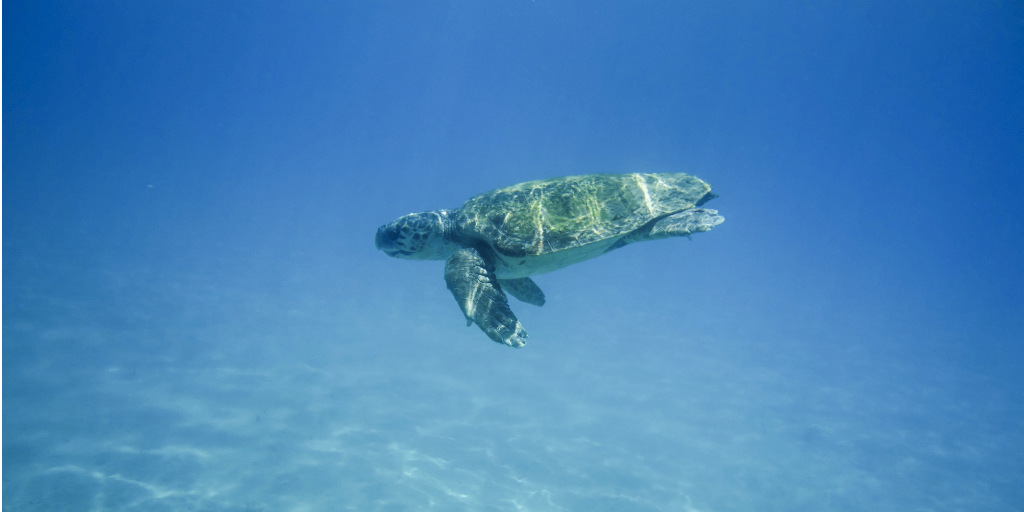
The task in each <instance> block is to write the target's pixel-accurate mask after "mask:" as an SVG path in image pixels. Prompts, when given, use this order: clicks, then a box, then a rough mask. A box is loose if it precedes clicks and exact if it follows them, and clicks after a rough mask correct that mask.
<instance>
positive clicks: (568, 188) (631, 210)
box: [455, 173, 714, 257]
mask: <svg viewBox="0 0 1024 512" xmlns="http://www.w3.org/2000/svg"><path fill="white" fill-rule="evenodd" d="M710 191H711V185H708V184H707V183H705V182H704V181H701V180H700V179H698V178H696V177H693V176H690V175H687V174H682V173H660V174H588V175H584V176H567V177H564V178H552V179H547V180H538V181H530V182H526V183H520V184H518V185H512V186H510V187H505V188H499V189H497V190H492V191H490V192H487V193H484V194H480V195H478V196H475V197H473V198H471V199H470V200H469V201H466V204H464V205H462V207H461V208H459V211H458V215H457V217H456V219H455V222H456V226H457V229H458V230H459V232H460V233H461V234H462V236H464V237H467V238H471V239H478V240H483V241H485V242H488V243H489V244H490V245H491V246H492V247H494V249H495V250H496V251H498V252H499V253H501V254H503V255H505V256H509V257H523V256H539V255H542V254H548V253H552V252H556V251H564V250H570V249H574V248H577V247H581V246H584V245H587V244H591V243H595V242H600V241H603V240H607V239H609V238H614V237H618V236H621V235H624V234H626V233H629V232H630V231H633V230H635V229H637V228H639V227H640V226H643V225H644V224H647V223H648V222H650V221H652V220H654V219H657V218H659V217H663V216H665V215H671V214H673V213H677V212H680V211H683V210H686V209H689V208H693V207H694V206H695V205H699V204H701V203H702V201H701V200H702V199H703V198H705V196H707V195H708V194H709V192H710ZM711 197H714V196H711ZM705 200H706V199H705Z"/></svg>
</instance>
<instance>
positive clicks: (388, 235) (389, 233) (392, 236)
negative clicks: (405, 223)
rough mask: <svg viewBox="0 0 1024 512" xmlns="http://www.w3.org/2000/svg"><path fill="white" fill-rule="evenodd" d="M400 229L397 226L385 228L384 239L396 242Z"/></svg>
mask: <svg viewBox="0 0 1024 512" xmlns="http://www.w3.org/2000/svg"><path fill="white" fill-rule="evenodd" d="M398 237H399V234H398V230H397V229H395V228H387V229H385V230H384V241H385V242H387V243H395V242H396V241H397V240H398Z"/></svg>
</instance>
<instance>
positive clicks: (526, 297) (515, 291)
mask: <svg viewBox="0 0 1024 512" xmlns="http://www.w3.org/2000/svg"><path fill="white" fill-rule="evenodd" d="M498 284H500V285H501V289H502V290H505V291H506V292H508V293H510V294H512V296H513V297H515V298H517V299H519V300H521V301H523V302H525V303H527V304H533V305H534V306H543V305H544V292H543V291H541V289H540V286H537V283H535V282H533V279H530V278H529V277H523V278H521V279H498Z"/></svg>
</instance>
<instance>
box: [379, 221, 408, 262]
mask: <svg viewBox="0 0 1024 512" xmlns="http://www.w3.org/2000/svg"><path fill="white" fill-rule="evenodd" d="M399 237H400V235H399V233H398V228H396V227H394V226H392V225H390V224H385V225H383V226H381V227H380V228H378V229H377V236H376V237H374V240H373V244H374V245H376V246H377V249H380V250H382V251H384V252H385V253H387V255H388V256H394V255H395V253H396V252H402V251H398V250H397V249H398V248H397V247H396V242H398V239H399Z"/></svg>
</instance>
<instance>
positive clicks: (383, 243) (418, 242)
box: [375, 210, 459, 260]
mask: <svg viewBox="0 0 1024 512" xmlns="http://www.w3.org/2000/svg"><path fill="white" fill-rule="evenodd" d="M451 226H452V215H451V212H449V211H448V210H434V211H432V212H423V213H410V214H409V215H404V216H402V217H399V218H398V219H397V220H395V221H393V222H389V223H387V224H385V225H383V226H381V227H380V228H378V229H377V238H376V241H375V243H376V244H377V248H378V249H380V250H382V251H384V252H385V253H387V255H388V256H394V257H395V258H402V259H406V260H443V259H447V258H448V257H449V256H451V255H452V253H454V252H455V251H457V250H458V249H459V247H458V244H456V243H455V242H452V241H451V240H450V234H451V232H452V229H451Z"/></svg>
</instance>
